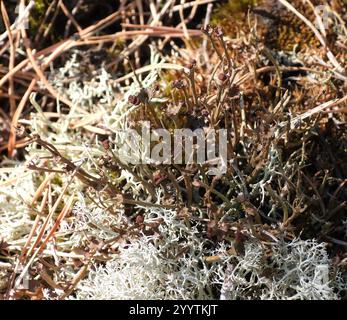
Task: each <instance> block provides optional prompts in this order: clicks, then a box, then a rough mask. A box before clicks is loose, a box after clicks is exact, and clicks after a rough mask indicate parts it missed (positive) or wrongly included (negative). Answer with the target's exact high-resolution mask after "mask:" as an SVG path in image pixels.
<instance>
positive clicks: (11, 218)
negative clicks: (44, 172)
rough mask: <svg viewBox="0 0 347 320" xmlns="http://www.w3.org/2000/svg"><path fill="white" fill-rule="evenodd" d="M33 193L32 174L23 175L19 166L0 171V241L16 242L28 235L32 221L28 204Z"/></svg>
mask: <svg viewBox="0 0 347 320" xmlns="http://www.w3.org/2000/svg"><path fill="white" fill-rule="evenodd" d="M17 165H18V164H17ZM11 181H13V183H10V182H11ZM34 191H35V186H34V182H33V177H32V174H30V173H29V174H28V173H27V174H23V168H22V167H21V166H20V165H18V166H17V168H16V169H11V170H7V169H6V168H1V169H0V239H3V240H5V241H10V240H12V241H16V240H18V239H21V238H22V237H23V236H25V235H26V234H28V233H29V231H30V228H31V225H32V221H31V219H30V211H29V206H28V204H29V203H30V201H31V197H32V196H33V194H34Z"/></svg>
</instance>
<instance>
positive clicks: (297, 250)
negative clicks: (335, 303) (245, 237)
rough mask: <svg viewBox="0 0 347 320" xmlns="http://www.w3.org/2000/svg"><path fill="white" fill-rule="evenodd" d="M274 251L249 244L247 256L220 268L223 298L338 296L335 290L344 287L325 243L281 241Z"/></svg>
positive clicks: (315, 297) (218, 279)
mask: <svg viewBox="0 0 347 320" xmlns="http://www.w3.org/2000/svg"><path fill="white" fill-rule="evenodd" d="M270 253H271V254H268V255H267V252H266V251H265V249H264V247H263V246H262V245H261V244H259V243H255V242H249V243H246V245H245V255H244V256H238V257H236V261H235V263H233V264H232V263H231V262H228V263H227V267H226V268H220V269H219V270H218V273H217V275H218V276H217V278H216V279H217V280H216V282H218V283H220V284H221V285H222V288H221V299H223V300H224V299H228V300H229V299H231V300H234V299H262V300H263V299H267V300H270V299H271V300H273V299H278V300H284V299H286V300H294V299H301V300H327V299H329V300H330V299H338V295H337V293H336V292H335V291H336V290H338V289H342V288H341V286H340V285H339V284H338V283H337V282H336V281H338V278H337V277H336V276H333V274H332V272H331V271H332V270H331V262H330V260H329V258H328V254H327V251H326V247H325V244H323V243H317V242H316V241H315V240H305V241H304V240H299V239H295V240H293V241H292V242H289V243H287V242H285V241H283V240H280V241H279V242H278V243H274V244H272V245H271V249H270Z"/></svg>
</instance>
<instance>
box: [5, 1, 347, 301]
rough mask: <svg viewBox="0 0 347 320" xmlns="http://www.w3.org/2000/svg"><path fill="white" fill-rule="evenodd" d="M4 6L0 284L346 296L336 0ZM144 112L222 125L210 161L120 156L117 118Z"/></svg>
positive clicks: (26, 295) (40, 294) (31, 290)
mask: <svg viewBox="0 0 347 320" xmlns="http://www.w3.org/2000/svg"><path fill="white" fill-rule="evenodd" d="M19 2H20V4H21V9H20V10H19V17H20V15H21V13H23V12H24V10H25V9H24V8H25V6H27V7H30V17H29V25H28V29H26V27H25V24H23V23H22V24H19V26H18V27H16V26H15V27H14V28H12V29H11V25H12V24H13V23H14V21H15V17H16V10H15V5H16V3H14V4H10V3H7V2H4V1H1V14H2V21H3V24H0V28H2V29H0V50H1V55H0V77H1V78H0V101H1V105H0V152H1V154H0V164H1V165H0V297H1V298H3V299H346V288H347V269H346V268H347V252H346V247H347V215H346V213H347V201H346V199H347V121H346V120H347V119H346V115H347V112H346V110H347V108H346V107H347V87H346V81H347V72H346V70H347V50H346V49H347V28H346V27H347V25H346V21H347V4H346V2H345V1H344V0H332V1H328V3H326V2H325V1H324V3H323V1H305V3H303V2H302V1H291V2H290V3H289V2H288V1H286V0H278V1H270V0H263V1H233V0H229V1H213V0H207V1H204V0H201V1H198V0H196V1H195V0H192V1H175V0H171V1H160V0H158V1H154V0H153V1H141V0H140V1H130V0H128V1H127V0H125V1H121V2H120V4H119V3H118V1H115V2H112V4H110V3H111V2H110V1H97V2H95V1H89V0H74V1H59V0H50V1H48V0H42V1H41V0H40V1H35V2H33V3H32V2H30V1H24V0H21V1H19ZM31 3H32V5H31ZM323 5H324V10H325V11H324V13H325V15H322V14H321V12H320V11H318V10H317V9H315V8H317V7H318V6H323ZM17 14H18V10H17ZM320 14H321V15H320ZM148 122H149V123H150V124H151V127H152V128H153V129H166V130H168V131H169V132H170V133H173V131H174V130H175V129H190V130H192V131H194V130H196V129H202V130H204V132H208V131H209V130H211V129H213V130H218V129H226V130H227V156H228V161H227V164H226V172H225V173H223V174H221V175H214V176H213V175H210V174H209V173H210V170H211V165H210V164H209V163H206V164H200V163H197V161H193V162H191V163H183V164H172V163H171V162H170V163H169V164H165V163H160V164H158V163H146V164H143V163H142V164H138V163H132V162H131V158H132V157H133V155H132V156H129V154H127V152H125V154H124V151H123V154H122V153H121V152H122V151H119V150H124V149H122V147H123V146H124V145H125V144H127V143H129V142H128V141H125V140H124V139H123V138H122V136H121V135H120V132H122V131H124V130H128V129H132V130H134V131H136V132H138V133H141V128H142V125H143V124H144V123H148ZM157 141H158V140H157ZM172 141H173V140H172ZM194 141H195V140H194ZM152 142H153V141H152ZM194 143H195V142H194ZM153 145H155V144H154V143H153V144H152V145H151V146H153ZM135 151H136V150H135ZM137 151H138V152H140V147H139V148H138V150H137ZM135 153H136V152H135ZM135 156H136V154H135ZM139 157H141V156H140V155H139ZM125 158H127V159H128V158H130V159H128V160H129V161H126V162H125V161H122V159H125Z"/></svg>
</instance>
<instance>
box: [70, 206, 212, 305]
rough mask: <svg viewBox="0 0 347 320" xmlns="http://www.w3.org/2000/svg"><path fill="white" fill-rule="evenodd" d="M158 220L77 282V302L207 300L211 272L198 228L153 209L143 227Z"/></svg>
mask: <svg viewBox="0 0 347 320" xmlns="http://www.w3.org/2000/svg"><path fill="white" fill-rule="evenodd" d="M161 219H162V220H163V222H162V223H161V224H160V225H159V227H158V232H154V234H153V235H145V234H142V235H141V236H140V237H139V238H135V239H133V240H132V241H131V242H130V243H123V244H121V245H120V247H119V254H118V255H115V256H114V259H112V260H111V261H108V262H107V263H106V264H105V265H101V264H96V265H94V266H93V268H92V271H90V273H89V276H88V278H87V279H85V280H83V281H81V282H80V284H79V285H78V290H77V292H76V298H77V299H210V298H212V293H211V276H212V270H213V269H212V268H210V267H208V266H207V265H205V263H204V260H203V257H204V254H205V253H206V251H204V246H205V243H204V241H202V239H201V238H200V236H199V231H198V226H188V225H187V224H186V223H185V222H184V221H182V220H179V219H177V216H176V212H175V211H170V210H163V209H153V210H151V211H150V212H149V213H148V215H147V219H146V220H145V222H146V224H152V223H154V224H155V223H156V222H158V221H159V220H161Z"/></svg>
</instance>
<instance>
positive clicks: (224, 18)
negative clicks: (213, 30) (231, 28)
mask: <svg viewBox="0 0 347 320" xmlns="http://www.w3.org/2000/svg"><path fill="white" fill-rule="evenodd" d="M258 4H259V0H229V1H228V2H227V3H225V4H221V5H219V6H218V7H217V8H216V9H215V11H214V13H213V15H212V19H211V22H212V24H214V25H221V24H222V25H223V24H225V23H228V24H230V22H231V21H230V18H231V17H233V18H236V19H242V17H243V16H244V15H245V13H247V10H248V7H249V6H251V7H254V6H256V5H258Z"/></svg>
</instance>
